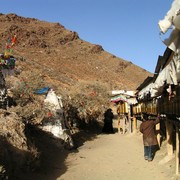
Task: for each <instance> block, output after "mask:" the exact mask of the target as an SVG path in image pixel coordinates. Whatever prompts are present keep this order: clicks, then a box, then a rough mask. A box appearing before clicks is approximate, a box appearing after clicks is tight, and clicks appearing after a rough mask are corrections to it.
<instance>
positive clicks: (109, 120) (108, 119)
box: [102, 108, 114, 133]
mask: <svg viewBox="0 0 180 180" xmlns="http://www.w3.org/2000/svg"><path fill="white" fill-rule="evenodd" d="M113 118H114V115H113V112H112V109H111V108H109V109H107V110H106V112H105V113H104V126H103V129H102V132H103V133H114V130H113Z"/></svg>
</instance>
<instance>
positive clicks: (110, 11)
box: [0, 0, 173, 73]
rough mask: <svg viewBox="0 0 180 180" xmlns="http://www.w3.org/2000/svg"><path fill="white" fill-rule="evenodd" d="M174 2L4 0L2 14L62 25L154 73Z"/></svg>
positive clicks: (162, 47) (145, 0) (137, 0)
mask: <svg viewBox="0 0 180 180" xmlns="http://www.w3.org/2000/svg"><path fill="white" fill-rule="evenodd" d="M172 2H173V1H172V0H29V1H28V0H1V1H0V13H3V14H8V13H15V14H17V15H19V16H23V17H31V18H36V19H39V20H43V21H48V22H59V23H60V24H62V25H63V26H65V28H66V29H68V30H72V31H76V32H77V33H78V34H79V37H80V38H81V39H82V40H85V41H88V42H90V43H92V44H99V45H101V46H102V47H103V48H104V50H105V51H108V52H109V53H111V54H114V55H116V56H117V57H120V58H123V59H124V60H127V61H131V62H132V63H134V64H136V65H138V66H140V67H142V68H144V69H146V70H147V71H150V72H152V73H153V72H154V70H155V67H156V63H157V59H158V56H159V55H163V53H164V51H165V49H166V46H165V45H164V44H163V43H162V41H161V39H160V36H159V32H160V31H159V27H158V21H159V20H161V19H163V18H164V16H165V15H166V13H167V11H168V10H169V9H170V7H171V4H172Z"/></svg>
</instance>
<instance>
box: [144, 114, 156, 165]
mask: <svg viewBox="0 0 180 180" xmlns="http://www.w3.org/2000/svg"><path fill="white" fill-rule="evenodd" d="M142 118H143V122H142V123H141V125H140V132H141V133H142V134H143V144H144V158H145V160H148V161H152V160H153V157H154V153H155V150H156V148H157V147H158V141H157V136H156V131H155V126H156V124H158V123H159V122H160V117H159V115H158V117H157V119H156V120H152V119H149V116H148V114H146V113H143V115H142Z"/></svg>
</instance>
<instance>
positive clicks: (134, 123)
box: [133, 116, 137, 133]
mask: <svg viewBox="0 0 180 180" xmlns="http://www.w3.org/2000/svg"><path fill="white" fill-rule="evenodd" d="M136 132H137V119H136V117H135V116H133V133H136Z"/></svg>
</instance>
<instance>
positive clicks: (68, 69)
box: [0, 14, 151, 92]
mask: <svg viewBox="0 0 180 180" xmlns="http://www.w3.org/2000/svg"><path fill="white" fill-rule="evenodd" d="M0 22H1V26H0V37H1V41H0V45H1V49H0V50H1V51H2V52H3V50H4V47H5V44H6V42H7V40H8V38H9V37H12V36H13V35H14V34H16V35H17V42H16V46H15V48H14V49H13V55H14V56H15V57H16V58H17V63H16V64H17V66H16V68H17V69H18V70H20V71H21V72H22V71H27V70H30V71H32V73H33V71H34V70H36V73H38V74H39V76H41V77H42V78H43V80H44V81H45V82H46V84H47V85H50V86H52V87H54V88H58V89H61V92H62V91H63V92H64V91H65V92H68V91H70V90H73V89H74V87H76V88H77V87H79V88H80V87H81V85H82V84H89V83H92V82H96V83H99V84H101V83H102V84H103V85H105V86H107V87H108V88H110V89H111V90H112V89H126V90H135V89H136V87H137V86H138V85H139V84H140V83H141V82H142V81H143V80H144V79H145V78H146V77H147V76H149V75H151V73H150V72H148V71H146V70H144V69H142V68H140V67H138V66H136V65H135V64H133V63H132V62H128V61H125V60H123V59H121V58H118V57H116V56H114V55H113V54H110V53H108V52H106V51H104V50H103V47H102V46H101V45H96V44H91V43H89V42H86V41H85V40H82V39H81V38H80V37H79V36H78V33H77V32H73V31H71V30H67V29H65V27H64V26H63V25H61V24H59V23H50V22H46V21H39V20H37V19H33V18H24V17H20V16H17V15H15V14H7V15H4V14H1V15H0ZM129 53H130V52H129ZM22 60H23V61H22Z"/></svg>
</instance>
